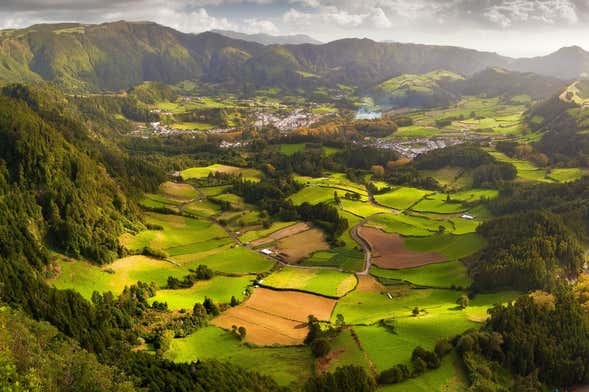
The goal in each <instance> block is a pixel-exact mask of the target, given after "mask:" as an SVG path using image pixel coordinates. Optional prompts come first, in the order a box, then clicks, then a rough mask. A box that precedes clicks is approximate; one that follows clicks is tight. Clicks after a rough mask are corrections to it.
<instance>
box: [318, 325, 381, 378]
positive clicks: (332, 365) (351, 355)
mask: <svg viewBox="0 0 589 392" xmlns="http://www.w3.org/2000/svg"><path fill="white" fill-rule="evenodd" d="M317 362H318V363H317V365H316V367H317V368H319V370H327V371H330V372H333V371H335V370H336V369H337V368H338V367H341V366H348V365H355V366H361V367H363V368H364V369H365V370H366V371H367V372H368V373H370V372H371V368H370V364H369V363H368V360H367V357H366V355H365V354H364V352H363V351H361V350H360V347H359V346H358V343H357V342H356V340H355V339H354V337H353V336H352V329H351V328H348V329H345V330H343V331H342V332H341V333H340V334H339V335H338V336H337V337H336V338H335V339H333V340H332V342H331V352H330V353H329V354H328V355H327V357H326V358H325V359H320V360H318V361H317Z"/></svg>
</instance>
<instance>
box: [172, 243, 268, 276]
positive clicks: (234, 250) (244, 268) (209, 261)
mask: <svg viewBox="0 0 589 392" xmlns="http://www.w3.org/2000/svg"><path fill="white" fill-rule="evenodd" d="M182 262H183V263H184V264H185V265H186V267H188V268H196V267H198V266H199V265H201V264H202V265H206V266H207V267H209V268H210V269H212V270H213V271H217V272H222V273H228V274H242V275H243V274H255V273H258V272H265V271H268V270H270V269H271V268H272V267H273V266H274V264H275V263H274V261H273V260H270V259H268V258H266V257H264V256H262V255H261V254H259V253H257V252H255V251H253V250H251V249H248V248H246V247H243V246H234V245H231V246H225V247H223V248H216V249H215V251H214V252H212V254H208V255H200V254H194V255H187V256H186V257H185V258H184V259H182Z"/></svg>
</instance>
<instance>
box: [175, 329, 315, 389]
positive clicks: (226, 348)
mask: <svg viewBox="0 0 589 392" xmlns="http://www.w3.org/2000/svg"><path fill="white" fill-rule="evenodd" d="M166 358H167V359H170V360H173V361H175V362H193V361H196V360H198V359H201V360H204V359H217V360H219V361H224V362H229V363H232V364H234V365H237V366H240V367H242V368H245V369H247V370H251V371H256V372H259V373H261V374H265V375H268V376H270V377H272V378H274V379H275V380H276V381H277V382H278V383H279V384H280V385H283V386H288V385H290V384H291V383H294V384H300V383H301V381H302V380H305V379H307V378H308V377H310V376H311V369H312V364H313V359H312V356H311V352H310V349H309V348H308V347H304V346H302V347H256V348H251V347H248V346H246V345H244V344H242V343H241V342H240V341H239V338H238V337H236V336H235V335H233V334H232V333H230V332H227V331H224V330H223V329H220V328H218V327H215V326H210V327H205V328H201V329H199V330H198V331H196V332H195V333H193V334H191V335H190V336H188V337H186V338H181V339H174V340H173V341H172V344H171V347H170V350H169V351H168V352H167V353H166Z"/></svg>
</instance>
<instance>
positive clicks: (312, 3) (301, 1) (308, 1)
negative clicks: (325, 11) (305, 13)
mask: <svg viewBox="0 0 589 392" xmlns="http://www.w3.org/2000/svg"><path fill="white" fill-rule="evenodd" d="M289 4H295V5H296V4H298V5H301V6H303V7H307V8H319V6H321V2H320V1H319V0H289Z"/></svg>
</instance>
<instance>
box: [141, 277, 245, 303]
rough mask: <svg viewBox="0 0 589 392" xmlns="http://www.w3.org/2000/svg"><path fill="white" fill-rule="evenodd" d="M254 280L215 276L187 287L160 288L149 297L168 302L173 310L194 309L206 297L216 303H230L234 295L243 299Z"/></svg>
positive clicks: (150, 301) (151, 301)
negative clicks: (175, 288) (174, 288)
mask: <svg viewBox="0 0 589 392" xmlns="http://www.w3.org/2000/svg"><path fill="white" fill-rule="evenodd" d="M252 280H253V277H251V276H240V277H227V276H215V277H213V278H212V279H209V280H200V281H197V282H195V283H194V285H193V286H192V287H190V288H187V289H177V290H158V291H157V293H156V295H155V296H154V297H152V298H150V299H149V303H150V304H152V303H153V302H155V301H158V302H166V303H167V304H168V309H171V310H180V309H186V310H192V308H193V307H194V304H196V303H202V302H203V301H204V299H205V297H209V298H211V299H212V300H213V301H215V303H230V302H231V297H232V296H233V297H235V298H236V299H237V300H238V301H241V300H242V299H243V298H244V297H245V295H244V293H245V289H246V288H247V287H248V286H249V285H250V284H251V283H252Z"/></svg>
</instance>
